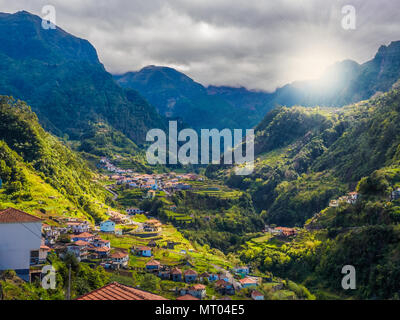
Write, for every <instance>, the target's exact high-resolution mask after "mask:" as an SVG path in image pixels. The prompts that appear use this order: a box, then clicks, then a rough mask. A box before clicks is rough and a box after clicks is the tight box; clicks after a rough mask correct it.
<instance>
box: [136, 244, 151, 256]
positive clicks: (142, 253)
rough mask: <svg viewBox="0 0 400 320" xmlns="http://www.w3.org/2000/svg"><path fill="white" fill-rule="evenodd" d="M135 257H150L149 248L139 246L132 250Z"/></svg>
mask: <svg viewBox="0 0 400 320" xmlns="http://www.w3.org/2000/svg"><path fill="white" fill-rule="evenodd" d="M133 250H134V252H135V253H136V255H138V256H142V257H151V248H150V247H147V246H139V247H137V248H135V249H133Z"/></svg>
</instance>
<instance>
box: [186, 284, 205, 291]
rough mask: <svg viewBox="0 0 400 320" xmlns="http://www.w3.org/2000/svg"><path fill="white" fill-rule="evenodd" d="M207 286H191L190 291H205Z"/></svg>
mask: <svg viewBox="0 0 400 320" xmlns="http://www.w3.org/2000/svg"><path fill="white" fill-rule="evenodd" d="M205 288H206V286H205V285H204V284H200V283H198V284H195V285H194V286H191V287H190V288H189V290H204V289H205Z"/></svg>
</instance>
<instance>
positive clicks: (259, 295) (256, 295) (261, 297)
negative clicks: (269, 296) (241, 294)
mask: <svg viewBox="0 0 400 320" xmlns="http://www.w3.org/2000/svg"><path fill="white" fill-rule="evenodd" d="M251 298H252V299H253V300H264V295H263V294H262V293H261V292H260V291H257V290H253V291H252V292H251Z"/></svg>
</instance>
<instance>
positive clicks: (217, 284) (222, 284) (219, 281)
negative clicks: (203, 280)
mask: <svg viewBox="0 0 400 320" xmlns="http://www.w3.org/2000/svg"><path fill="white" fill-rule="evenodd" d="M228 285H229V282H226V281H225V280H224V279H220V280H218V281H217V282H215V286H216V287H226V286H228Z"/></svg>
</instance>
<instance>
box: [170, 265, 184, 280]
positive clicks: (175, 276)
mask: <svg viewBox="0 0 400 320" xmlns="http://www.w3.org/2000/svg"><path fill="white" fill-rule="evenodd" d="M171 279H172V281H177V282H180V281H182V271H181V270H180V269H179V268H174V269H172V270H171Z"/></svg>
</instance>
